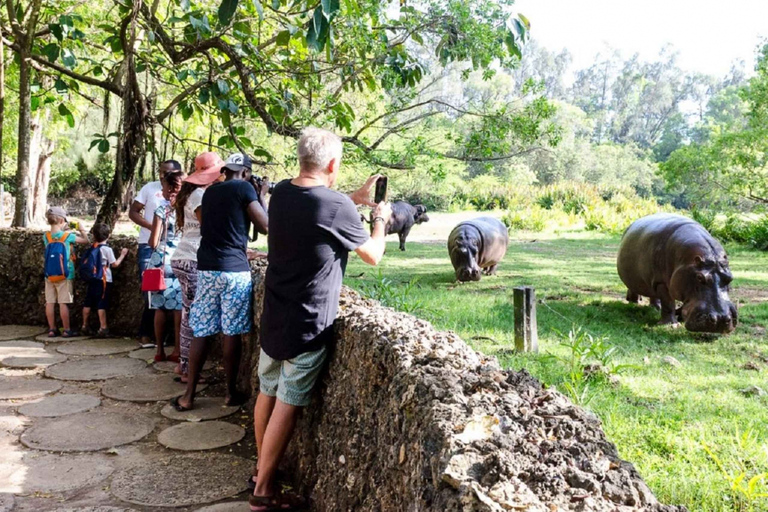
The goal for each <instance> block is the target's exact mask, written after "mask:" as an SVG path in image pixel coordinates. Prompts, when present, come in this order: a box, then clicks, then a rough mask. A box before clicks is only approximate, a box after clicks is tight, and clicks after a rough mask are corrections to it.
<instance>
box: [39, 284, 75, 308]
mask: <svg viewBox="0 0 768 512" xmlns="http://www.w3.org/2000/svg"><path fill="white" fill-rule="evenodd" d="M72 290H73V288H72V280H71V279H65V280H63V281H59V282H57V283H52V282H50V281H49V280H47V279H46V280H45V302H46V303H47V304H56V303H58V304H72V303H73V302H74V301H75V297H74V293H73V291H72Z"/></svg>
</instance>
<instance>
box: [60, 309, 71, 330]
mask: <svg viewBox="0 0 768 512" xmlns="http://www.w3.org/2000/svg"><path fill="white" fill-rule="evenodd" d="M59 314H60V315H61V324H62V325H63V326H64V330H65V331H68V330H70V327H71V326H70V325H69V305H68V304H59Z"/></svg>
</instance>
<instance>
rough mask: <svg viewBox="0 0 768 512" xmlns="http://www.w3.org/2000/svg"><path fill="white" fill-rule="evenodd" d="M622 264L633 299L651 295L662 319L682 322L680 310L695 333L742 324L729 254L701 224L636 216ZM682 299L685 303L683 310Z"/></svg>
mask: <svg viewBox="0 0 768 512" xmlns="http://www.w3.org/2000/svg"><path fill="white" fill-rule="evenodd" d="M617 266H618V270H619V277H621V280H622V281H623V282H624V284H625V285H627V288H628V291H627V300H628V301H630V302H637V301H638V299H639V296H641V295H642V296H645V297H649V298H650V299H651V304H653V305H654V306H656V307H659V306H660V307H661V322H660V323H662V324H672V325H677V320H678V318H677V317H678V314H680V315H681V316H682V320H683V321H684V322H685V328H686V329H688V330H689V331H695V332H716V333H727V332H731V331H732V330H733V329H734V328H735V327H736V323H737V321H738V312H737V310H736V307H735V306H734V305H733V303H732V302H731V300H730V299H729V297H728V290H729V286H728V285H729V284H730V282H731V281H732V280H733V274H731V271H730V269H729V268H728V256H727V255H726V254H725V250H723V247H722V246H721V245H720V243H719V242H718V241H717V240H715V239H714V238H712V235H710V234H709V232H708V231H707V230H706V229H704V227H703V226H702V225H701V224H699V223H698V222H695V221H693V220H691V219H689V218H687V217H683V216H681V215H673V214H668V213H657V214H654V215H648V216H647V217H643V218H641V219H638V220H636V221H635V222H633V223H632V225H631V226H629V228H627V231H626V232H625V233H624V236H623V237H622V239H621V246H620V247H619V256H618V261H617ZM676 301H680V302H682V303H683V307H682V308H680V310H677V309H676Z"/></svg>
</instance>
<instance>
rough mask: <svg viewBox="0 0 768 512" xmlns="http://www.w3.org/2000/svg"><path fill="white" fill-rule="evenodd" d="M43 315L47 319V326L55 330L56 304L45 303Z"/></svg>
mask: <svg viewBox="0 0 768 512" xmlns="http://www.w3.org/2000/svg"><path fill="white" fill-rule="evenodd" d="M45 317H46V318H47V319H48V328H49V329H51V330H54V331H55V330H56V304H51V303H47V304H46V305H45Z"/></svg>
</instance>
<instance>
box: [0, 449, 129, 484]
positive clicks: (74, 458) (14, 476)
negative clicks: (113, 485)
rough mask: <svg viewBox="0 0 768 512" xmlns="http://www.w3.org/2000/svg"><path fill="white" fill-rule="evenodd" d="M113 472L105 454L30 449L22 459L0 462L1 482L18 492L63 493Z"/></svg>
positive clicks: (103, 477)
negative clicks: (44, 451)
mask: <svg viewBox="0 0 768 512" xmlns="http://www.w3.org/2000/svg"><path fill="white" fill-rule="evenodd" d="M113 471H114V467H113V466H112V463H111V462H110V461H109V459H108V458H107V457H106V456H104V455H55V454H51V453H33V452H28V453H26V454H25V455H24V456H23V457H22V459H21V460H20V461H13V462H0V481H2V482H3V483H4V484H3V487H6V488H8V487H9V488H11V489H13V491H14V492H15V493H18V494H34V493H45V494H47V493H61V492H65V491H72V490H75V489H80V488H82V487H86V486H88V485H93V484H96V483H98V482H101V481H102V480H104V479H106V478H107V477H108V476H109V475H111V474H112V472H113Z"/></svg>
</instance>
